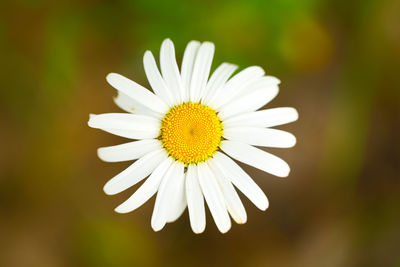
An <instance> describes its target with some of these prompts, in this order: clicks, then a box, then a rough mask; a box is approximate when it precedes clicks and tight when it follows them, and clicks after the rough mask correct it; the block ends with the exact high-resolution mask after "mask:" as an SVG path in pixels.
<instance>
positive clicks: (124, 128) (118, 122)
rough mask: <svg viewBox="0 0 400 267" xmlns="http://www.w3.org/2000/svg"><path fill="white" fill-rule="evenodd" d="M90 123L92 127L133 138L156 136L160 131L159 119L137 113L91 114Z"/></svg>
mask: <svg viewBox="0 0 400 267" xmlns="http://www.w3.org/2000/svg"><path fill="white" fill-rule="evenodd" d="M88 125H89V126H90V127H92V128H96V129H101V130H103V131H106V132H109V133H112V134H115V135H119V136H122V137H126V138H131V139H148V138H156V137H157V136H158V135H159V133H160V126H161V122H160V120H159V119H156V118H153V117H149V116H145V115H137V114H128V113H106V114H100V115H94V114H90V119H89V122H88Z"/></svg>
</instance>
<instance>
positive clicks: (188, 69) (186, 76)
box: [181, 41, 200, 102]
mask: <svg viewBox="0 0 400 267" xmlns="http://www.w3.org/2000/svg"><path fill="white" fill-rule="evenodd" d="M199 47H200V42H198V41H191V42H189V43H188V44H187V46H186V49H185V53H184V54H183V59H182V66H181V77H182V83H183V86H184V89H185V91H186V93H185V99H184V101H185V102H187V101H189V95H190V93H189V92H190V81H191V80H192V73H193V67H194V61H195V59H196V55H197V51H198V50H199Z"/></svg>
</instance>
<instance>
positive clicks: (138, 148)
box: [97, 139, 162, 162]
mask: <svg viewBox="0 0 400 267" xmlns="http://www.w3.org/2000/svg"><path fill="white" fill-rule="evenodd" d="M161 148H162V145H161V142H160V141H159V140H157V139H145V140H140V141H133V142H129V143H125V144H120V145H116V146H107V147H100V148H99V149H98V150H97V155H98V156H99V158H100V159H102V160H104V161H107V162H119V161H127V160H134V159H138V158H141V157H143V156H144V155H145V154H147V153H149V152H151V151H154V150H159V149H161Z"/></svg>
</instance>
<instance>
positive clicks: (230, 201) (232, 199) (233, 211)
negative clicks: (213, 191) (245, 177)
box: [207, 159, 247, 224]
mask: <svg viewBox="0 0 400 267" xmlns="http://www.w3.org/2000/svg"><path fill="white" fill-rule="evenodd" d="M214 161H215V159H211V160H209V161H208V162H207V164H208V165H209V166H210V168H211V170H212V171H213V173H214V175H215V178H217V181H218V184H219V186H220V188H221V191H222V194H223V195H224V198H225V203H226V206H227V208H228V211H229V213H230V215H231V216H232V218H233V219H234V220H235V221H236V222H237V223H239V224H243V223H245V222H246V221H247V214H246V210H245V209H244V207H243V203H242V201H241V200H240V198H239V195H238V194H237V192H236V190H235V188H234V187H233V185H232V183H231V182H230V180H229V179H228V178H227V177H226V176H225V174H224V173H223V172H222V171H221V170H220V169H219V168H218V167H217V166H216V163H215V162H214Z"/></svg>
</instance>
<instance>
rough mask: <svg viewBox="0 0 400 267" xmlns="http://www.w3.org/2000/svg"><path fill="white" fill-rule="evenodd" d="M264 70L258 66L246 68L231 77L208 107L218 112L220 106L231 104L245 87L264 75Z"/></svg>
mask: <svg viewBox="0 0 400 267" xmlns="http://www.w3.org/2000/svg"><path fill="white" fill-rule="evenodd" d="M264 73H265V72H264V70H263V69H262V68H261V67H258V66H251V67H248V68H246V69H244V70H242V71H241V72H239V73H238V74H236V75H235V76H233V77H232V78H231V79H230V80H229V81H228V82H227V83H226V84H225V86H224V88H223V89H221V90H219V91H218V92H217V94H215V95H214V97H213V98H212V99H211V100H210V102H209V103H210V105H211V106H213V107H214V108H215V109H217V110H219V108H220V107H221V106H223V105H224V104H226V103H229V102H231V100H232V99H234V98H235V97H236V96H237V94H238V93H239V92H240V91H241V90H242V89H243V88H244V87H246V86H247V85H249V84H251V83H252V82H254V81H256V80H258V79H259V78H261V77H262V76H263V75H264Z"/></svg>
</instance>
